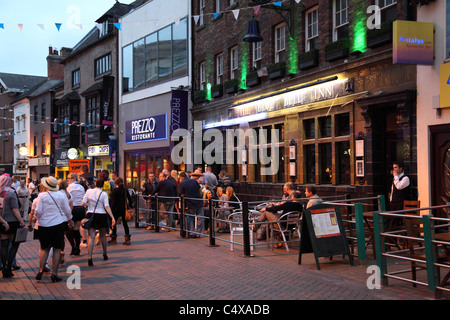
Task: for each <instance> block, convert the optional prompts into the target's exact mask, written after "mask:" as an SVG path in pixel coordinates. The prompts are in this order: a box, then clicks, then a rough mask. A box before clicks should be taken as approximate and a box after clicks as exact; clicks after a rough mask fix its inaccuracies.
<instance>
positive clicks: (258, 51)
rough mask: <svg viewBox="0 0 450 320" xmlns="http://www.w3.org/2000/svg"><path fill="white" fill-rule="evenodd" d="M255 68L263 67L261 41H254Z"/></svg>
mask: <svg viewBox="0 0 450 320" xmlns="http://www.w3.org/2000/svg"><path fill="white" fill-rule="evenodd" d="M252 59H253V68H255V69H259V68H261V41H258V42H252Z"/></svg>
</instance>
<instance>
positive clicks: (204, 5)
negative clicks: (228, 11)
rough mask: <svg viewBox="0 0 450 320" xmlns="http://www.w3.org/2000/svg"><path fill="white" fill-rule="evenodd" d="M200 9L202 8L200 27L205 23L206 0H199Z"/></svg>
mask: <svg viewBox="0 0 450 320" xmlns="http://www.w3.org/2000/svg"><path fill="white" fill-rule="evenodd" d="M199 7H200V12H199V13H200V21H199V23H200V25H203V24H204V23H205V18H204V15H205V10H206V0H199Z"/></svg>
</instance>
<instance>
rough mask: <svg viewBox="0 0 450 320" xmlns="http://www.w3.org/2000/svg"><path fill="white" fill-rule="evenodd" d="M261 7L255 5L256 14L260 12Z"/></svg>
mask: <svg viewBox="0 0 450 320" xmlns="http://www.w3.org/2000/svg"><path fill="white" fill-rule="evenodd" d="M259 9H261V6H255V7H253V11H255V14H258V12H259Z"/></svg>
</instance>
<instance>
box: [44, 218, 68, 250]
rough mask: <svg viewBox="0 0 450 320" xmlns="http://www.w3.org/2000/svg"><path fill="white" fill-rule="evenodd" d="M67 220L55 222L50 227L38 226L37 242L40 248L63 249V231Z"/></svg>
mask: <svg viewBox="0 0 450 320" xmlns="http://www.w3.org/2000/svg"><path fill="white" fill-rule="evenodd" d="M66 227H67V222H63V223H60V224H57V225H56V226H51V227H42V226H39V231H38V232H39V242H40V244H41V249H42V250H46V249H50V248H54V249H63V248H64V232H65V231H66Z"/></svg>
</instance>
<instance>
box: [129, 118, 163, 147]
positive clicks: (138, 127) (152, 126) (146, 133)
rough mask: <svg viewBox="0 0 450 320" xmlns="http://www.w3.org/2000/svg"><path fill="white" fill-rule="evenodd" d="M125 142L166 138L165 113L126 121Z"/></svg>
mask: <svg viewBox="0 0 450 320" xmlns="http://www.w3.org/2000/svg"><path fill="white" fill-rule="evenodd" d="M125 127H126V140H125V141H126V143H135V142H143V141H156V140H163V139H167V114H160V115H157V116H153V117H147V118H142V119H137V120H131V121H127V122H126V124H125Z"/></svg>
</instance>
